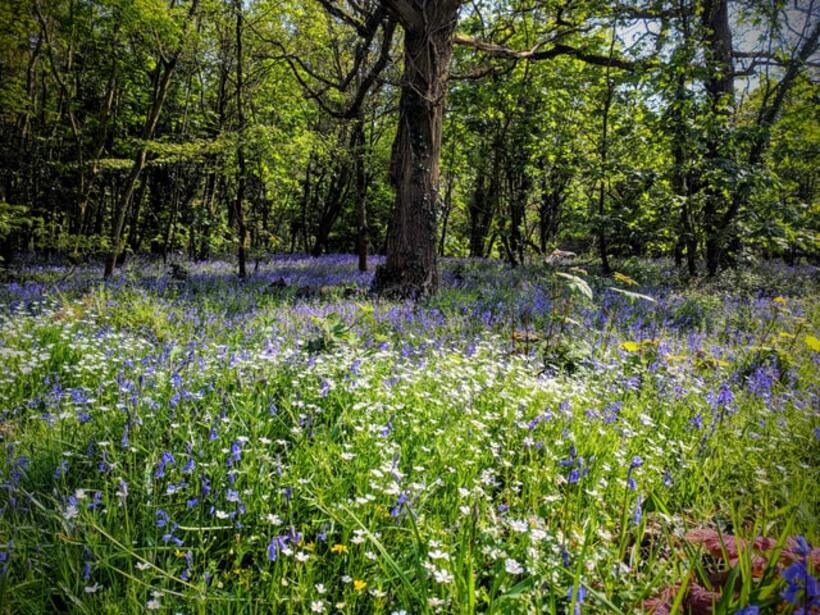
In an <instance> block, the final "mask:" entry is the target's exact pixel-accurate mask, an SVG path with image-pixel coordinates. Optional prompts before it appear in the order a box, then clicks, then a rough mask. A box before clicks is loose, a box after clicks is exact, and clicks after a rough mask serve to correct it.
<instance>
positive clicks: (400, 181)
mask: <svg viewBox="0 0 820 615" xmlns="http://www.w3.org/2000/svg"><path fill="white" fill-rule="evenodd" d="M388 6H390V8H391V9H392V10H393V11H394V13H395V14H396V16H397V17H398V19H399V21H400V23H401V24H402V26H403V27H404V31H405V35H404V74H403V77H402V85H401V100H400V103H399V125H398V131H397V134H396V139H395V141H394V142H393V151H392V158H391V161H390V180H391V183H392V184H393V186H394V188H395V190H396V203H395V206H394V208H393V214H392V218H391V221H390V226H389V228H388V231H387V260H386V262H385V263H384V265H381V266H380V267H379V268H378V269H377V270H376V276H375V279H374V280H373V287H374V290H376V291H377V292H379V293H382V294H388V295H398V296H403V297H414V298H419V297H424V296H427V295H429V294H431V293H433V292H435V290H436V287H437V284H438V271H437V268H436V208H437V202H438V180H439V155H440V152H441V130H442V116H443V114H444V96H445V93H446V90H447V77H448V64H449V61H450V56H451V55H452V51H453V40H452V37H453V31H454V30H455V27H456V21H457V17H458V7H459V3H458V2H456V1H453V0H447V1H439V2H435V3H432V2H426V3H423V8H419V4H417V3H414V2H408V1H394V2H389V3H388Z"/></svg>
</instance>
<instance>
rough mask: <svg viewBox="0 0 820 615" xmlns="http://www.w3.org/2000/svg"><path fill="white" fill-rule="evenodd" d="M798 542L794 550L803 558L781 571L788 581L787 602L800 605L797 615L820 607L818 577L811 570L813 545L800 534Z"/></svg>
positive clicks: (805, 613) (785, 594)
mask: <svg viewBox="0 0 820 615" xmlns="http://www.w3.org/2000/svg"><path fill="white" fill-rule="evenodd" d="M796 543H797V544H796V546H795V548H794V551H795V553H797V554H798V555H800V556H801V559H799V560H797V561H796V562H794V563H793V564H792V565H791V566H789V567H788V568H786V569H785V570H784V571H783V572H781V573H780V574H781V576H782V577H783V578H784V579H785V580H786V582H787V583H788V586H787V587H786V589H785V591H784V592H783V593H782V596H783V599H784V600H786V601H787V602H790V603H791V604H794V605H796V606H798V608H797V609H796V610H795V611H794V613H795V615H809V614H810V613H812V612H813V610H814V609H815V608H817V607H820V588H819V587H818V582H817V579H815V578H814V576H813V575H812V574H811V572H810V570H809V565H808V558H809V555H810V554H811V545H810V544H809V543H808V541H807V540H806V539H805V538H804V537H803V536H798V537H797V539H796ZM801 595H802V597H801Z"/></svg>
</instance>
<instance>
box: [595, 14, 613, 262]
mask: <svg viewBox="0 0 820 615" xmlns="http://www.w3.org/2000/svg"><path fill="white" fill-rule="evenodd" d="M614 48H615V30H614V28H613V31H612V42H611V43H610V48H609V55H610V57H612V52H613V50H614ZM609 72H610V66H609V65H607V67H606V95H605V97H604V108H603V111H602V120H601V179H600V183H599V184H598V254H599V256H600V258H601V272H602V273H603V274H604V275H609V274H610V273H611V272H612V270H611V268H610V266H609V254H608V252H609V245H608V243H607V236H606V184H607V178H608V177H609V170H608V169H607V162H608V155H609V142H608V139H609V111H610V109H611V107H612V94H613V89H614V84H613V83H612V78H611V77H610V74H609Z"/></svg>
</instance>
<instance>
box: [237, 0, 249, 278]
mask: <svg viewBox="0 0 820 615" xmlns="http://www.w3.org/2000/svg"><path fill="white" fill-rule="evenodd" d="M234 10H235V11H236V115H237V147H236V160H237V164H238V166H239V174H238V177H237V181H236V200H235V201H234V218H235V220H236V230H237V240H238V244H239V245H238V248H237V258H238V260H239V277H240V278H244V277H245V276H246V275H247V269H246V260H247V259H246V255H245V241H246V236H247V229H246V227H245V214H244V210H243V206H242V201H244V199H245V183H246V177H247V176H246V173H247V169H246V164H245V147H244V135H243V134H242V131H243V130H244V129H245V114H244V109H243V107H242V77H243V75H242V28H243V15H242V0H234Z"/></svg>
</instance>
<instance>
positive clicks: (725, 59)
mask: <svg viewBox="0 0 820 615" xmlns="http://www.w3.org/2000/svg"><path fill="white" fill-rule="evenodd" d="M703 25H704V28H705V29H706V45H707V49H706V55H707V68H708V71H709V78H708V79H707V80H706V93H707V95H708V97H709V104H710V107H711V113H712V115H713V117H714V120H715V121H714V126H713V127H712V128H711V130H710V134H709V137H708V140H707V144H706V158H707V160H708V162H709V164H710V166H711V167H712V168H713V169H714V168H717V167H718V166H719V163H720V158H721V156H722V151H721V150H722V146H723V145H724V143H723V141H724V139H725V130H726V129H727V128H728V122H729V118H730V112H731V107H732V105H733V104H734V63H733V61H732V31H731V29H730V27H729V7H728V1H727V0H709V1H708V2H706V5H705V7H704V11H703ZM705 196H706V202H705V205H704V211H703V222H704V226H705V231H706V270H707V272H708V273H709V275H710V276H712V275H715V274H716V273H717V270H718V267H719V266H720V254H721V243H722V241H721V235H722V234H723V232H724V229H723V228H721V227H720V224H719V223H718V212H719V211H720V210H721V209H722V208H721V205H722V204H723V203H724V200H725V199H724V197H723V195H722V191H721V190H720V187H719V186H716V185H714V182H712V183H711V185H710V186H708V187H707V190H706V195H705Z"/></svg>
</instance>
